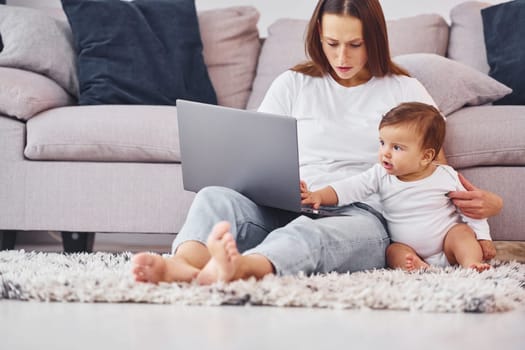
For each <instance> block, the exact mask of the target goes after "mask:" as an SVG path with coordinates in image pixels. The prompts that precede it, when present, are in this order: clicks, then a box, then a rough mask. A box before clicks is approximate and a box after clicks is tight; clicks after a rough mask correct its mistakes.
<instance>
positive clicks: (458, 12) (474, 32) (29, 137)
mask: <svg viewBox="0 0 525 350" xmlns="http://www.w3.org/2000/svg"><path fill="white" fill-rule="evenodd" d="M483 6H486V4H483V3H477V2H471V3H465V4H462V5H460V6H458V7H456V8H454V9H453V11H452V13H451V20H452V23H451V25H448V24H447V22H446V21H445V20H444V19H443V18H441V17H440V16H437V15H421V16H417V17H412V18H405V19H399V20H393V21H389V22H388V29H389V35H390V43H391V51H392V55H393V56H395V60H396V62H398V63H399V64H401V65H403V66H404V67H405V68H407V69H408V70H409V72H410V73H411V74H412V75H413V76H415V77H416V78H418V79H419V80H420V81H421V82H422V83H423V84H424V85H425V86H426V87H427V89H428V90H429V92H430V93H431V95H432V96H433V97H434V99H435V100H436V102H437V104H438V106H439V107H440V108H441V110H442V111H443V112H444V113H445V114H446V115H447V116H448V134H447V139H446V145H445V151H446V154H447V157H448V160H449V163H450V164H451V165H453V166H454V167H455V168H456V169H458V170H459V171H460V172H462V173H463V174H464V175H465V176H466V177H467V178H468V179H469V180H471V182H473V183H474V184H476V185H477V186H479V187H481V188H484V189H487V190H491V191H494V192H496V193H498V194H499V195H501V196H502V197H503V199H504V201H505V207H504V209H503V211H502V212H501V214H499V215H498V216H496V217H493V218H490V220H489V221H490V225H491V229H492V234H493V238H494V239H495V240H520V241H525V230H523V227H525V216H524V215H523V213H525V205H524V204H523V202H524V201H523V198H525V184H524V182H523V181H521V179H522V178H525V167H524V165H525V143H524V141H523V140H524V139H525V137H524V136H525V106H492V105H490V102H491V101H493V100H495V99H497V98H500V97H502V96H503V95H505V94H507V93H508V92H509V91H510V90H509V89H508V88H507V87H505V86H503V85H502V84H499V83H497V82H496V81H494V80H492V79H491V78H489V77H488V75H487V72H488V70H489V69H488V65H487V63H486V58H485V47H484V42H483V33H482V26H481V16H480V9H481V8H482V7H483ZM29 11H30V12H29ZM33 12H36V10H27V9H18V8H17V9H13V8H9V7H7V6H6V7H4V8H3V9H2V8H1V6H0V33H1V34H2V38H3V41H4V45H5V48H9V49H10V50H4V51H3V52H0V169H1V170H0V208H1V214H0V230H1V231H2V234H0V236H2V237H3V238H2V248H10V247H12V245H13V243H14V236H15V234H16V232H17V231H48V230H50V231H61V232H63V238H64V242H65V245H66V247H65V248H66V250H79V249H80V250H82V249H83V250H89V249H90V248H91V247H92V240H93V235H94V233H95V232H129V233H133V232H135V233H136V232H140V233H176V232H178V230H179V229H180V227H181V225H182V224H183V222H184V219H185V216H186V214H187V210H188V208H189V206H190V204H191V202H192V199H193V196H194V194H193V193H190V192H187V191H184V190H183V188H182V178H181V164H180V152H179V145H178V141H177V140H178V131H177V119H176V118H177V110H176V107H173V106H129V105H127V106H123V105H122V106H115V105H112V106H109V105H107V106H75V105H74V98H72V97H71V96H74V95H75V92H76V89H78V87H77V86H75V82H76V77H75V73H74V53H73V49H72V44H71V33H70V32H69V28H68V25H67V22H65V21H64V15H63V13H61V12H60V11H56V10H51V11H43V12H40V13H37V14H36V15H35V14H34V13H33ZM35 16H36V17H35ZM257 20H258V13H257V11H256V10H255V9H254V8H251V7H236V8H228V9H218V10H212V11H204V12H201V13H199V24H200V28H201V35H202V39H203V44H204V58H205V61H206V64H207V66H208V69H209V73H210V77H211V80H212V83H213V85H214V87H215V90H216V92H217V95H218V100H219V104H221V105H225V106H231V107H236V108H251V109H253V108H256V107H257V105H258V103H259V102H260V101H261V99H262V97H263V95H264V92H265V91H266V89H267V88H268V86H269V84H270V83H271V81H272V80H273V79H274V78H275V77H276V76H277V75H278V74H279V73H280V72H282V71H283V70H285V69H287V68H289V67H290V66H292V65H293V64H295V63H297V62H299V61H301V60H303V59H304V57H305V56H304V48H303V44H302V40H303V34H304V29H305V25H306V21H302V20H291V19H282V20H279V21H277V22H276V23H275V24H273V25H272V26H271V27H270V28H269V30H268V37H267V38H266V39H265V40H264V41H263V44H262V46H261V42H262V41H261V39H260V38H259V35H258V32H257V27H256V23H257ZM13 23H17V25H16V26H15V25H13ZM24 23H25V24H26V25H27V26H29V24H31V26H29V27H25V29H24V26H23V24H24ZM21 28H22V29H21ZM27 28H32V30H33V32H31V30H29V29H27ZM51 33H53V35H51ZM414 33H418V35H417V37H416V36H414ZM24 36H25V37H24ZM35 36H36V39H35ZM24 40H29V41H31V40H33V43H34V41H35V40H39V41H40V42H46V43H49V45H47V46H46V45H43V46H42V45H40V46H38V47H36V46H35V45H33V46H31V47H30V49H31V50H33V51H32V52H31V54H29V51H28V50H29V49H27V48H24V47H23V42H24ZM9 43H16V45H14V44H13V45H14V46H15V50H14V52H12V51H13V50H11V49H12V48H10V47H9ZM34 50H39V51H38V52H34ZM46 55H47V57H46ZM53 55H61V56H60V57H61V58H60V59H57V58H56V57H54V56H53ZM57 57H58V56H57ZM62 57H63V58H62ZM444 57H448V59H447V58H444ZM46 60H47V61H49V62H51V63H49V62H47V63H46V62H45V61H46ZM71 62H72V63H71Z"/></svg>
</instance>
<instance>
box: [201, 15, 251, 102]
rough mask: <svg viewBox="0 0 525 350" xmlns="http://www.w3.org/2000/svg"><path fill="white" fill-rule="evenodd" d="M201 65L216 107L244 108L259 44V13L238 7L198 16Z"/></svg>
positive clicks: (249, 90)
mask: <svg viewBox="0 0 525 350" xmlns="http://www.w3.org/2000/svg"><path fill="white" fill-rule="evenodd" d="M198 15H199V26H200V31H201V37H202V43H203V46H204V61H205V62H206V65H207V66H208V72H209V74H210V78H211V81H212V83H213V86H214V88H215V91H216V92H217V101H218V103H219V104H220V105H223V106H228V107H234V108H245V107H246V103H247V102H248V97H249V95H250V92H251V88H252V82H253V78H254V77H255V68H256V67H257V60H258V58H259V51H260V48H261V43H260V40H259V31H258V29H257V21H258V19H259V12H257V10H256V9H255V8H254V7H251V6H238V7H230V8H224V9H216V10H207V11H201V12H199V14H198Z"/></svg>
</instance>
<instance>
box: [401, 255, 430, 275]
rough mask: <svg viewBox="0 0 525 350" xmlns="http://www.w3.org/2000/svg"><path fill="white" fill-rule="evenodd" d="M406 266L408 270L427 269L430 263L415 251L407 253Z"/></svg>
mask: <svg viewBox="0 0 525 350" xmlns="http://www.w3.org/2000/svg"><path fill="white" fill-rule="evenodd" d="M405 259H406V261H405V268H404V270H407V271H414V270H419V269H426V268H427V267H429V265H428V264H427V263H426V262H424V261H423V260H422V259H421V258H420V257H419V256H417V255H416V254H413V253H408V254H407V255H405Z"/></svg>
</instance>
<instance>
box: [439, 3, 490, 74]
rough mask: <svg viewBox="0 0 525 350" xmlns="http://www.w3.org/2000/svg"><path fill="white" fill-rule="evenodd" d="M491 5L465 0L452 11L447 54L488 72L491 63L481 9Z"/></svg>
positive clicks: (455, 59)
mask: <svg viewBox="0 0 525 350" xmlns="http://www.w3.org/2000/svg"><path fill="white" fill-rule="evenodd" d="M487 6H490V4H489V3H486V2H480V1H466V2H463V3H461V4H459V5H457V6H455V7H454V8H452V10H451V11H450V40H449V45H448V53H447V56H448V57H449V58H450V59H453V60H454V61H458V62H461V63H464V64H466V65H468V66H471V67H472V68H475V69H477V70H479V71H480V72H482V73H485V74H487V73H488V72H489V64H488V62H487V54H486V49H485V40H484V37H483V22H482V19H481V10H482V9H484V8H485V7H487Z"/></svg>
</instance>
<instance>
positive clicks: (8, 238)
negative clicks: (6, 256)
mask: <svg viewBox="0 0 525 350" xmlns="http://www.w3.org/2000/svg"><path fill="white" fill-rule="evenodd" d="M16 232H17V231H13V230H0V250H12V249H15V243H16Z"/></svg>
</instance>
